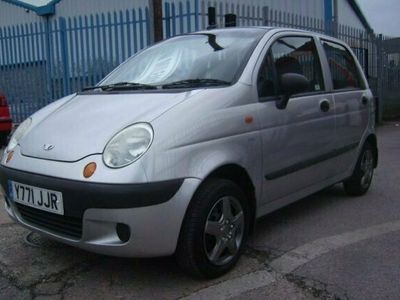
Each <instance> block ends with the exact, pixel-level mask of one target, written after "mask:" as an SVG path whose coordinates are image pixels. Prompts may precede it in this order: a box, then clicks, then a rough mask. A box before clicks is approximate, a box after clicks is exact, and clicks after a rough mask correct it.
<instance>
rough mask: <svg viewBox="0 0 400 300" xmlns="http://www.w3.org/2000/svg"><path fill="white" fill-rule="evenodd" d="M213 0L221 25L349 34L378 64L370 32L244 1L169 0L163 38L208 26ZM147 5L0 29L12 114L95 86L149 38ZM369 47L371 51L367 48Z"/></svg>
mask: <svg viewBox="0 0 400 300" xmlns="http://www.w3.org/2000/svg"><path fill="white" fill-rule="evenodd" d="M209 6H214V7H215V8H216V11H217V15H216V17H217V25H219V26H223V25H224V15H225V14H227V13H234V14H236V15H237V21H238V26H261V25H264V26H283V27H295V28H301V29H306V30H312V31H317V32H321V33H328V34H333V35H336V36H338V37H339V38H341V39H344V40H346V41H347V42H348V43H349V44H350V45H351V46H352V47H353V49H354V50H355V51H356V54H357V56H358V57H359V59H360V60H361V62H363V66H364V68H365V69H368V67H369V68H372V69H374V68H375V67H376V66H374V60H373V59H372V55H373V54H374V49H375V48H374V44H373V42H371V37H370V35H369V34H368V33H366V32H364V31H361V30H357V29H354V28H350V27H347V26H340V25H338V24H336V27H335V28H334V26H335V24H331V23H330V24H328V26H327V24H326V22H324V21H325V20H323V19H318V18H312V17H309V16H308V17H306V16H302V15H298V14H291V13H288V12H282V11H278V10H274V9H269V8H268V7H266V6H262V5H260V4H254V2H253V4H251V3H250V2H249V3H248V2H246V1H242V2H241V1H235V2H227V1H224V0H212V1H210V0H164V1H163V25H164V37H165V38H168V37H171V36H175V35H177V34H182V33H187V32H192V31H197V30H201V29H205V28H206V27H207V24H208V16H207V9H208V7H209ZM150 18H151V17H150V13H149V8H148V7H142V8H136V9H129V10H126V11H118V12H112V13H111V12H110V13H107V14H95V15H89V16H78V17H72V18H58V19H56V20H52V21H43V22H41V23H34V24H26V25H18V26H10V27H6V28H0V51H1V52H0V90H2V91H3V92H5V93H6V94H7V96H8V99H9V103H10V106H11V109H12V115H13V119H14V121H15V122H16V123H19V122H21V121H22V120H23V119H25V118H26V117H28V116H29V115H30V114H32V113H33V112H35V111H36V110H38V109H39V108H41V107H43V106H44V105H46V104H48V103H49V102H51V101H53V100H55V99H58V98H61V97H63V96H65V95H68V94H71V93H73V92H75V91H78V90H80V89H82V88H83V87H85V86H89V85H94V84H95V83H97V82H98V81H99V80H100V79H101V78H103V77H104V76H105V75H106V74H107V73H108V72H110V71H111V70H112V69H113V68H115V67H116V66H117V65H118V64H120V63H121V62H122V61H124V60H125V59H127V58H128V57H129V56H131V55H132V54H134V53H135V52H137V51H138V50H140V49H142V48H144V47H146V46H148V45H149V44H150V43H151V34H150V30H151V23H152V20H151V19H150ZM366 49H367V51H365V50H366Z"/></svg>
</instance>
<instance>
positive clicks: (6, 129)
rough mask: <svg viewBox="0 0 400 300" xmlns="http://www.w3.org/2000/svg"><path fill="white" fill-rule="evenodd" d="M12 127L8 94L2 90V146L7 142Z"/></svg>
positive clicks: (0, 117)
mask: <svg viewBox="0 0 400 300" xmlns="http://www.w3.org/2000/svg"><path fill="white" fill-rule="evenodd" d="M11 129H12V119H11V114H10V108H9V106H8V102H7V98H6V96H5V95H4V94H3V93H2V92H0V147H2V146H4V145H5V144H6V143H7V139H8V136H9V134H10V132H11Z"/></svg>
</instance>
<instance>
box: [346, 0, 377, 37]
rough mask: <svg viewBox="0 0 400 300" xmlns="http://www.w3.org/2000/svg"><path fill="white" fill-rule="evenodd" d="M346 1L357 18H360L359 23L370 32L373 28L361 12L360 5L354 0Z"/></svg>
mask: <svg viewBox="0 0 400 300" xmlns="http://www.w3.org/2000/svg"><path fill="white" fill-rule="evenodd" d="M347 2H348V3H349V4H350V6H351V8H353V10H354V11H355V13H356V14H357V16H358V18H359V19H360V21H361V23H362V24H363V25H364V26H365V27H366V28H367V30H368V31H369V32H370V33H373V32H374V30H373V29H372V27H371V25H369V22H368V20H367V18H366V17H365V15H364V13H363V12H362V10H361V8H360V6H359V5H358V3H357V1H356V0H347Z"/></svg>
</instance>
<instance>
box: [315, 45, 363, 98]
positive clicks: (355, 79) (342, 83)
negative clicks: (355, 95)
mask: <svg viewBox="0 0 400 300" xmlns="http://www.w3.org/2000/svg"><path fill="white" fill-rule="evenodd" d="M322 45H323V47H324V50H325V53H326V56H327V58H328V63H329V68H330V70H331V74H332V81H333V89H335V90H340V89H359V88H361V79H360V74H359V72H358V69H357V65H356V63H355V61H354V58H353V56H352V55H351V54H350V52H349V51H348V50H347V49H346V48H345V47H343V46H341V45H339V44H336V43H331V42H327V41H323V42H322Z"/></svg>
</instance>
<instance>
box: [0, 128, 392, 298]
mask: <svg viewBox="0 0 400 300" xmlns="http://www.w3.org/2000/svg"><path fill="white" fill-rule="evenodd" d="M378 137H379V144H380V146H379V147H380V163H379V167H378V169H377V170H376V173H375V177H374V181H373V185H372V186H371V190H370V191H369V193H368V194H367V195H366V196H363V197H359V198H351V197H348V196H346V195H345V194H344V192H343V190H342V188H341V186H340V185H337V186H334V187H332V188H330V189H327V190H325V191H322V192H320V193H318V194H316V195H313V196H311V197H308V198H306V199H303V200H301V201H299V202H297V203H295V204H293V205H290V206H288V207H286V208H284V209H281V210H279V211H277V212H275V213H272V214H270V215H268V216H266V217H264V218H263V219H262V220H260V221H259V222H258V226H257V229H256V231H255V233H254V235H253V236H252V238H251V240H250V242H249V245H248V248H247V251H246V253H245V255H244V256H243V258H242V259H241V260H240V262H239V264H238V266H237V267H236V268H235V269H234V270H233V271H232V272H230V273H229V274H227V275H226V276H224V277H221V278H218V279H215V280H210V281H199V280H194V279H191V278H188V277H187V276H185V275H184V274H182V273H181V271H180V270H179V269H178V268H177V266H176V265H175V263H174V260H173V259H172V258H159V259H122V258H112V257H106V256H101V255H96V254H92V253H88V252H85V251H82V250H79V249H74V248H72V247H69V246H65V245H63V244H59V243H56V242H53V241H50V240H47V239H45V238H43V237H41V236H40V235H38V234H33V233H30V232H29V231H28V230H26V229H24V228H22V227H20V226H19V225H16V224H14V223H12V222H11V221H10V220H9V218H8V217H7V216H6V214H5V212H4V210H3V209H0V245H1V246H0V299H32V298H34V299H83V298H86V299H94V298H96V299H110V298H118V299H147V298H156V299H178V298H189V299H192V298H193V299H207V300H210V299H227V298H230V299H248V300H249V299H399V298H400V251H399V250H398V249H400V201H399V200H400V199H399V195H400V184H399V182H400V126H399V124H396V123H390V124H386V125H385V126H382V127H380V128H379V129H378Z"/></svg>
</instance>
